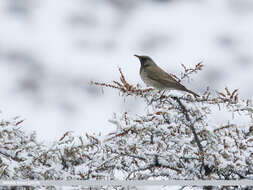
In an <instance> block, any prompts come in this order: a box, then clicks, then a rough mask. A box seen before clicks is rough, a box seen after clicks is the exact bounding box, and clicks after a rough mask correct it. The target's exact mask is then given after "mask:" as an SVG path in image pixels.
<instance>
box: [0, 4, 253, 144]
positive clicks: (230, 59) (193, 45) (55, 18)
mask: <svg viewBox="0 0 253 190" xmlns="http://www.w3.org/2000/svg"><path fill="white" fill-rule="evenodd" d="M22 2H23V3H18V1H7V0H5V1H1V2H0V10H1V11H0V22H1V35H0V75H1V77H2V80H1V81H0V88H1V91H0V99H1V102H0V109H1V111H2V114H3V116H6V117H14V116H17V115H19V116H22V117H24V118H25V122H24V124H23V127H24V129H25V130H26V131H29V132H30V131H36V132H37V134H38V137H39V138H40V139H41V140H43V141H46V142H49V141H53V140H56V139H59V138H60V137H61V136H62V134H63V133H65V132H66V131H74V133H75V134H78V135H79V134H85V133H86V132H89V133H99V132H101V133H102V134H106V133H108V132H110V131H111V130H112V129H113V128H114V126H113V125H112V124H110V122H108V119H110V118H111V116H112V114H113V112H125V111H128V112H131V113H133V114H138V113H142V112H143V105H142V103H141V102H140V101H139V100H138V99H128V98H127V99H126V101H125V102H124V101H122V98H121V97H119V96H118V94H117V92H115V91H113V90H107V89H104V94H103V93H101V89H100V88H96V87H93V86H92V87H91V86H89V82H90V81H91V80H94V81H100V82H101V81H103V82H109V81H112V80H117V79H118V76H119V73H118V71H117V68H118V67H121V68H122V69H123V72H124V73H125V74H126V77H127V80H128V81H129V82H132V83H134V84H136V83H140V84H142V85H143V86H144V84H143V83H142V82H141V80H140V77H139V63H138V61H137V60H136V58H134V57H133V54H147V55H150V56H151V57H153V59H154V60H155V61H156V62H157V63H158V64H159V65H160V66H161V67H162V68H164V69H165V70H166V71H168V72H171V73H174V74H178V75H179V74H180V71H182V68H181V66H180V64H181V63H183V64H185V65H187V66H193V65H194V64H196V63H198V62H199V61H203V64H204V65H205V67H204V70H203V71H202V72H200V73H199V74H198V75H195V76H194V78H193V79H194V80H193V81H191V83H188V82H187V81H183V83H184V84H185V85H186V86H187V87H189V88H190V89H192V90H194V91H196V92H198V93H200V94H201V93H202V92H204V90H205V88H206V86H210V87H211V89H212V90H214V89H215V90H218V91H222V90H223V89H224V87H225V86H228V87H229V88H232V89H233V88H239V93H240V95H241V96H242V97H244V98H252V89H251V88H250V86H251V83H250V81H251V80H252V71H253V67H252V60H253V57H252V53H251V50H252V48H253V45H252V44H253V35H252V32H253V24H252V19H253V12H252V7H253V2H251V1H248V0H241V1H240V3H239V2H237V1H226V0H206V1H201V2H200V1H172V2H170V1H168V2H156V1H131V0H128V1H124V2H121V1H108V2H106V1H105V2H102V3H101V2H99V1H88V0H86V1H60V0H55V1H50V0H43V1H42V0H41V1H39V0H38V1H31V0H23V1H22ZM94 10H96V11H94ZM200 81H201V82H200ZM172 93H174V92H172ZM175 94H177V93H175ZM211 119H212V121H215V122H218V123H223V124H225V123H227V120H228V119H230V116H229V117H228V116H227V114H226V113H219V114H217V115H215V116H214V118H211ZM233 121H234V120H233ZM235 122H237V121H235ZM245 122H247V121H245ZM242 125H243V122H242Z"/></svg>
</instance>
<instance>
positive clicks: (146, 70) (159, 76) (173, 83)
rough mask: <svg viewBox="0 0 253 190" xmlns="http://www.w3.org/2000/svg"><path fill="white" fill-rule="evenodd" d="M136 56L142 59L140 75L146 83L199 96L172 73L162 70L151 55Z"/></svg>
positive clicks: (162, 88)
mask: <svg viewBox="0 0 253 190" xmlns="http://www.w3.org/2000/svg"><path fill="white" fill-rule="evenodd" d="M134 56H136V57H138V58H139V60H140V63H141V67H140V76H141V79H142V80H143V82H144V83H145V84H146V85H148V86H153V87H155V88H157V89H159V90H164V89H172V90H181V91H185V92H188V93H190V94H193V95H194V96H199V95H198V94H196V93H195V92H193V91H191V90H188V89H187V88H185V86H183V85H182V84H180V83H179V82H178V81H177V80H176V79H174V78H173V77H172V76H171V75H169V74H168V73H166V72H165V71H164V70H162V69H161V68H160V67H159V66H158V65H156V63H155V62H154V61H153V60H152V59H151V58H150V57H148V56H145V55H142V56H140V55H134Z"/></svg>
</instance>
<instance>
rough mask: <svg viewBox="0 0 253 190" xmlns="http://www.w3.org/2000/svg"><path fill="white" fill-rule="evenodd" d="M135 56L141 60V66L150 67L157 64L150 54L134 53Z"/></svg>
mask: <svg viewBox="0 0 253 190" xmlns="http://www.w3.org/2000/svg"><path fill="white" fill-rule="evenodd" d="M134 56H135V57H137V58H138V59H139V60H140V63H141V67H148V66H150V65H155V62H154V61H153V60H152V59H151V58H150V57H149V56H146V55H134Z"/></svg>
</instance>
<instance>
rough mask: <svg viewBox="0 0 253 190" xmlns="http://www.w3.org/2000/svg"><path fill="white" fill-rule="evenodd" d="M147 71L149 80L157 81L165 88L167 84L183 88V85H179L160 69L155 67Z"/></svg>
mask: <svg viewBox="0 0 253 190" xmlns="http://www.w3.org/2000/svg"><path fill="white" fill-rule="evenodd" d="M147 69H148V72H147V75H148V77H149V78H150V79H152V80H155V81H159V82H160V83H162V84H163V85H165V86H167V85H168V84H171V85H172V86H173V84H175V85H179V86H182V87H183V85H181V84H180V83H179V82H178V81H177V80H176V79H175V78H173V77H172V76H171V75H169V74H168V73H166V72H165V71H164V70H162V69H161V68H160V67H158V66H157V67H155V68H154V67H151V68H147Z"/></svg>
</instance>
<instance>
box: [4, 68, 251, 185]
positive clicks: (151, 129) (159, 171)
mask: <svg viewBox="0 0 253 190" xmlns="http://www.w3.org/2000/svg"><path fill="white" fill-rule="evenodd" d="M201 68H202V64H199V65H197V66H196V67H195V69H193V70H191V69H187V68H185V71H184V74H183V75H182V76H184V77H190V75H191V74H193V73H195V72H194V71H199V70H201ZM119 73H120V78H119V81H112V82H111V83H98V82H92V84H93V85H97V86H101V87H106V88H109V89H114V90H118V91H119V92H120V93H121V95H122V96H126V97H127V96H134V97H136V98H139V99H140V100H142V101H143V102H144V103H145V104H146V109H144V110H143V112H142V114H141V115H136V114H131V113H128V112H124V113H118V114H114V116H113V117H112V118H111V119H110V122H111V123H112V124H113V125H115V130H113V131H111V132H110V133H109V134H103V135H90V134H84V135H80V136H73V134H72V133H71V132H65V133H64V134H63V135H62V137H61V138H59V139H58V140H56V141H55V142H54V143H53V144H51V145H45V144H43V143H41V142H38V140H37V139H36V134H26V133H24V132H23V131H22V127H20V125H21V124H23V123H22V119H18V118H15V119H13V120H12V121H6V120H4V119H2V121H1V122H0V137H1V138H0V160H1V165H0V174H1V179H38V180H42V179H44V180H49V179H50V180H54V179H79V180H88V179H110V180H113V179H128V180H132V179H140V180H147V179H252V175H253V161H252V160H253V127H252V126H253V103H252V101H251V100H243V99H241V98H240V97H239V95H238V90H237V89H235V90H231V89H228V88H225V89H224V91H223V92H218V91H217V92H216V93H215V94H213V93H211V91H210V89H209V88H206V90H205V92H204V93H203V94H202V95H201V97H199V98H194V97H192V96H190V95H179V94H176V93H173V92H169V91H168V92H167V91H157V90H155V89H150V88H142V87H141V86H140V85H138V84H137V85H135V84H130V83H129V82H128V81H127V80H126V77H125V76H124V74H123V72H122V70H121V69H119ZM217 112H219V113H218V114H222V113H226V114H227V113H229V114H231V115H232V116H233V117H234V118H237V120H233V119H231V120H229V121H227V122H226V124H224V123H223V124H220V123H218V122H217V121H216V120H215V119H214V120H212V119H211V118H212V117H216V116H217V115H218V114H217ZM240 118H242V119H243V120H244V121H247V122H244V123H243V124H242V122H241V123H238V121H240ZM105 125H106V124H105ZM18 126H19V127H18ZM105 189H109V188H108V187H106V188H105ZM112 189H114V188H112Z"/></svg>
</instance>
